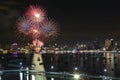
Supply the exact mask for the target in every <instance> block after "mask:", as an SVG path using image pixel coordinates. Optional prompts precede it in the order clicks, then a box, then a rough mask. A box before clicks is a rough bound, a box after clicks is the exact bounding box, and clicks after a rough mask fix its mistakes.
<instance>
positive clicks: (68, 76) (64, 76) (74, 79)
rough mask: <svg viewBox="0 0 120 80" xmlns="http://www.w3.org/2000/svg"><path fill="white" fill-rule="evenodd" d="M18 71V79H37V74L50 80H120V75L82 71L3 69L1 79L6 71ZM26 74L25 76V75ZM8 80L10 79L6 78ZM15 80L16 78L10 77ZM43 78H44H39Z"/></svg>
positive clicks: (0, 73)
mask: <svg viewBox="0 0 120 80" xmlns="http://www.w3.org/2000/svg"><path fill="white" fill-rule="evenodd" d="M15 72H17V73H18V75H19V79H18V80H36V79H35V77H36V75H40V76H44V77H49V79H48V80H57V79H55V78H59V80H81V79H82V80H89V79H90V80H97V79H99V80H120V77H111V76H104V75H103V76H102V75H101V76H94V75H87V74H84V73H83V74H82V73H68V72H41V71H39V70H26V69H24V70H1V71H0V80H4V79H5V78H4V79H3V77H4V75H5V74H6V73H15ZM23 75H24V77H23ZM5 80H8V79H5ZM9 80H14V79H9ZM39 80H42V79H39Z"/></svg>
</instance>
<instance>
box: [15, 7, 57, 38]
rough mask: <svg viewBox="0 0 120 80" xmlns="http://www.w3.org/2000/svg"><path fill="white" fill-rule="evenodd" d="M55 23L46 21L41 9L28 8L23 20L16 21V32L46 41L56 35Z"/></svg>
mask: <svg viewBox="0 0 120 80" xmlns="http://www.w3.org/2000/svg"><path fill="white" fill-rule="evenodd" d="M57 26H58V25H57V23H56V22H54V21H52V20H48V19H46V13H45V11H44V10H43V9H42V8H39V7H35V6H30V8H29V9H28V11H27V12H26V13H25V16H24V17H23V18H20V19H19V20H18V21H17V31H18V32H19V33H20V34H24V35H26V36H29V37H32V38H33V40H34V39H40V40H48V39H51V38H54V37H56V36H57V34H58V31H59V30H58V27H57Z"/></svg>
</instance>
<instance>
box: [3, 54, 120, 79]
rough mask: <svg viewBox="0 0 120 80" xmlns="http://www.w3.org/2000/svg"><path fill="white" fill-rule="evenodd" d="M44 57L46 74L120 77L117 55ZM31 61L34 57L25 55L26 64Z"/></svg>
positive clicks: (45, 55)
mask: <svg viewBox="0 0 120 80" xmlns="http://www.w3.org/2000/svg"><path fill="white" fill-rule="evenodd" d="M42 56H43V61H44V67H45V69H46V72H49V71H53V72H68V73H85V74H89V75H95V76H100V75H102V76H112V77H120V75H119V74H120V54H117V53H115V54H113V53H74V54H72V53H64V54H43V55H42ZM8 57H11V56H10V55H9V56H8ZM18 57H19V58H23V57H24V56H23V55H22V57H20V55H18ZM11 58H13V57H11ZM11 58H9V60H10V59H11ZM15 59H17V57H16V58H15ZM31 59H32V57H30V56H29V55H25V57H24V60H23V62H24V64H27V65H29V64H28V62H30V61H31ZM12 60H13V59H12ZM6 61H7V60H6ZM5 64H6V63H5ZM53 67H54V68H53ZM5 76H6V75H5ZM48 80H50V79H48ZM56 80H61V79H56Z"/></svg>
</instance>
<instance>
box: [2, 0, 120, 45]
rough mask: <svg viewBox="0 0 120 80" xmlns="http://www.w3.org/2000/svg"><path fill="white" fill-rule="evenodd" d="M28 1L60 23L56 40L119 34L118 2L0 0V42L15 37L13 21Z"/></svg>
mask: <svg viewBox="0 0 120 80" xmlns="http://www.w3.org/2000/svg"><path fill="white" fill-rule="evenodd" d="M30 4H35V5H40V6H42V7H43V8H45V9H46V11H47V14H48V17H50V18H53V19H54V20H56V21H57V22H58V23H59V25H60V30H61V31H60V36H58V39H59V40H63V41H65V40H66V41H69V40H72V41H74V40H81V39H87V40H88V39H95V38H99V39H105V38H112V37H114V38H117V39H119V37H120V8H119V6H118V5H119V3H118V2H113V1H112V2H110V1H98V0H96V1H93V2H92V1H91V0H89V1H87V0H78V1H77V0H3V1H1V2H0V43H10V42H14V41H16V34H15V23H16V20H17V19H18V18H19V17H20V16H22V15H23V14H24V12H25V10H27V8H28V6H29V5H30Z"/></svg>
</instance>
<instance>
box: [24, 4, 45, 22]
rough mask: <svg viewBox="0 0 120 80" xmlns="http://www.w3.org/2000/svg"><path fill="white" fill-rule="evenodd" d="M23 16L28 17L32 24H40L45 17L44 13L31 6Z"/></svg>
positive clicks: (38, 8)
mask: <svg viewBox="0 0 120 80" xmlns="http://www.w3.org/2000/svg"><path fill="white" fill-rule="evenodd" d="M25 16H29V19H30V20H32V21H33V22H42V21H44V19H45V17H46V11H45V10H44V9H42V8H40V7H37V6H33V5H31V6H30V7H29V9H28V10H27V11H26V13H25Z"/></svg>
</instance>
